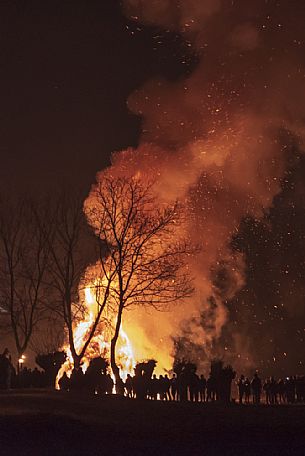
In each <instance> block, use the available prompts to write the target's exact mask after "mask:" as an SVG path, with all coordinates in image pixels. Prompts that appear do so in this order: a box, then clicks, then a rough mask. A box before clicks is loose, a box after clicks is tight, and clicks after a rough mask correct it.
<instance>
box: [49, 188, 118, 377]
mask: <svg viewBox="0 0 305 456" xmlns="http://www.w3.org/2000/svg"><path fill="white" fill-rule="evenodd" d="M51 218H52V220H51V223H52V226H53V233H52V238H51V240H50V252H51V255H50V256H51V262H50V266H49V273H50V279H51V280H50V286H51V287H52V290H53V294H52V297H53V302H52V310H53V311H55V312H57V313H58V315H60V317H61V318H62V319H63V321H64V324H65V327H66V330H67V334H68V342H69V346H70V350H71V354H72V357H73V362H74V367H75V368H76V369H78V368H79V367H80V364H81V360H82V358H83V357H84V355H85V353H86V350H87V348H88V346H89V344H90V342H91V340H92V338H93V336H94V335H95V333H96V329H97V327H98V324H99V322H100V319H101V315H102V312H103V309H104V307H105V305H106V302H107V297H108V289H107V284H106V286H105V288H104V289H103V291H104V293H103V294H101V293H100V288H101V287H100V286H95V288H94V291H95V300H96V312H95V315H94V318H93V320H92V323H91V325H90V327H89V328H88V329H87V331H86V333H84V334H83V338H82V345H81V347H80V348H79V347H78V349H77V348H76V341H75V337H74V336H75V334H74V333H75V328H76V327H77V324H78V322H79V321H80V320H81V319H82V318H83V317H84V315H85V314H86V312H87V307H86V303H85V299H84V297H82V296H80V294H79V290H80V288H83V287H84V286H85V285H86V283H85V282H84V280H83V279H84V278H85V270H86V268H87V266H88V265H89V263H90V261H91V262H92V261H95V260H96V256H95V254H96V252H95V246H96V239H95V237H94V236H93V235H92V233H91V231H90V228H89V227H88V224H87V222H86V219H85V216H84V213H83V199H82V197H81V195H67V194H60V195H59V196H58V199H57V201H56V204H55V206H54V208H53V213H52V216H51ZM110 283H111V279H109V285H108V288H109V286H110ZM100 298H101V299H100Z"/></svg>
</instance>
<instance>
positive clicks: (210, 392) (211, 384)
mask: <svg viewBox="0 0 305 456" xmlns="http://www.w3.org/2000/svg"><path fill="white" fill-rule="evenodd" d="M215 400H216V382H215V379H214V378H213V377H211V375H210V376H209V378H208V379H207V401H215Z"/></svg>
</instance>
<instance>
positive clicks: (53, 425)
mask: <svg viewBox="0 0 305 456" xmlns="http://www.w3.org/2000/svg"><path fill="white" fill-rule="evenodd" d="M0 454H1V455H9V456H10V455H22V456H23V455H54V456H58V455H66V456H68V455H88V456H91V455H109V456H112V455H122V456H123V455H149V456H150V455H218V454H221V455H232V456H235V455H264V456H265V455H266V456H267V455H279V456H282V455H305V407H304V406H298V405H295V406H274V407H270V406H269V407H266V406H260V407H254V406H238V405H232V406H228V407H224V406H220V405H217V404H206V405H205V404H203V405H202V404H189V403H186V404H179V403H164V402H149V401H145V402H138V401H135V400H128V399H126V398H119V397H116V396H107V397H104V398H101V397H98V396H94V397H92V396H91V397H88V396H85V395H80V394H72V393H70V394H68V393H60V392H56V391H38V390H37V391H23V392H20V391H11V392H8V393H4V392H3V393H2V394H0Z"/></svg>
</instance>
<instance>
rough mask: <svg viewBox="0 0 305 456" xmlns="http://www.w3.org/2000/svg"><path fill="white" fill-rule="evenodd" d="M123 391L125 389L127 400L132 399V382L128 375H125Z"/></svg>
mask: <svg viewBox="0 0 305 456" xmlns="http://www.w3.org/2000/svg"><path fill="white" fill-rule="evenodd" d="M125 389H126V395H127V397H129V398H132V397H133V381H132V377H131V375H130V374H127V378H126V380H125Z"/></svg>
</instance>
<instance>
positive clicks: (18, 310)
mask: <svg viewBox="0 0 305 456" xmlns="http://www.w3.org/2000/svg"><path fill="white" fill-rule="evenodd" d="M46 212H47V207H46V205H45V204H43V203H42V202H39V201H36V202H35V203H34V202H33V200H31V201H30V200H26V199H22V200H18V201H17V202H16V201H15V202H13V201H12V200H10V199H8V200H5V201H4V200H2V201H1V202H0V305H1V308H2V309H3V310H4V311H5V314H6V319H8V320H9V326H10V329H11V331H12V333H13V336H14V341H15V345H16V349H17V353H18V357H19V358H20V357H21V356H22V354H23V353H24V351H25V350H26V348H27V347H28V344H29V342H30V340H31V337H32V335H33V332H34V330H35V328H36V327H37V326H38V324H39V323H40V322H41V321H42V320H43V319H44V317H45V310H46V301H47V297H48V287H47V285H46V275H47V267H48V262H49V258H50V249H49V238H50V236H51V229H52V227H51V226H50V225H49V224H48V223H47V217H46ZM41 227H43V229H41Z"/></svg>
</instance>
